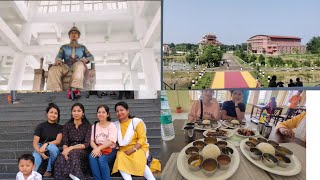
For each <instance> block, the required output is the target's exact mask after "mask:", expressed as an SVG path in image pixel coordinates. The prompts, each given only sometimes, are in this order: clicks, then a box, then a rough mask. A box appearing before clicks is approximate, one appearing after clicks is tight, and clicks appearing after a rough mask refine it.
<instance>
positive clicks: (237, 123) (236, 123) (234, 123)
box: [230, 119, 239, 125]
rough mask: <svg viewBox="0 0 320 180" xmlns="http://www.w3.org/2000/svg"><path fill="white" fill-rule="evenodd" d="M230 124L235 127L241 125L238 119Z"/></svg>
mask: <svg viewBox="0 0 320 180" xmlns="http://www.w3.org/2000/svg"><path fill="white" fill-rule="evenodd" d="M230 123H231V124H233V125H239V121H238V120H236V119H234V120H232V121H231V122H230Z"/></svg>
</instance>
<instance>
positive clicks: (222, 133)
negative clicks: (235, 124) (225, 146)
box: [207, 129, 228, 137]
mask: <svg viewBox="0 0 320 180" xmlns="http://www.w3.org/2000/svg"><path fill="white" fill-rule="evenodd" d="M227 134H228V132H227V131H225V130H221V129H217V130H213V131H209V132H208V133H207V136H208V137H215V136H227Z"/></svg>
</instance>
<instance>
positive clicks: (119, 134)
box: [33, 102, 160, 180]
mask: <svg viewBox="0 0 320 180" xmlns="http://www.w3.org/2000/svg"><path fill="white" fill-rule="evenodd" d="M115 111H116V116H117V119H118V121H115V122H111V118H110V113H109V108H108V106H107V105H100V106H99V107H98V108H97V119H98V121H96V122H95V123H94V124H93V125H91V124H90V122H89V121H88V120H87V118H86V116H85V108H84V106H83V105H82V104H81V103H75V104H74V105H73V106H72V108H71V114H72V116H71V119H70V120H69V121H68V122H67V123H65V125H64V126H62V125H60V124H59V120H60V109H59V107H58V106H57V105H56V104H54V103H50V104H49V106H48V107H47V109H46V112H47V118H48V119H47V121H46V122H43V123H40V124H39V125H38V126H37V127H36V130H35V133H34V139H33V147H34V152H33V156H34V158H35V171H37V170H38V169H39V167H40V165H41V163H42V161H43V160H45V159H48V165H47V168H46V172H45V173H44V175H43V176H51V175H52V173H53V175H54V179H57V180H65V179H69V178H72V179H81V180H83V179H86V175H87V174H90V173H89V165H90V168H91V172H92V175H93V178H94V179H95V180H100V179H103V180H106V179H110V174H113V173H116V172H118V171H119V172H120V173H121V175H122V177H123V178H124V179H126V180H127V179H132V177H131V175H135V176H144V177H145V178H146V179H148V180H149V179H155V178H154V176H153V174H152V171H151V170H153V171H156V170H159V171H160V162H159V161H158V160H156V159H152V160H150V161H148V162H149V163H147V160H148V158H149V144H148V141H147V136H146V132H147V131H146V126H145V124H144V122H143V121H142V120H141V119H139V118H136V117H133V116H130V115H129V107H128V104H127V103H125V102H119V103H117V104H116V105H115ZM59 146H62V152H61V153H60V150H59V148H58V147H59ZM150 162H151V163H150ZM148 164H149V165H150V168H149V166H148ZM112 167H113V168H112ZM110 172H111V173H110Z"/></svg>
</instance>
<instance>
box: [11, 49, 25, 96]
mask: <svg viewBox="0 0 320 180" xmlns="http://www.w3.org/2000/svg"><path fill="white" fill-rule="evenodd" d="M26 61H27V58H26V56H25V55H23V54H22V53H16V54H15V55H14V58H13V65H12V69H11V73H10V76H9V83H8V90H21V89H22V81H23V75H24V71H25V68H26Z"/></svg>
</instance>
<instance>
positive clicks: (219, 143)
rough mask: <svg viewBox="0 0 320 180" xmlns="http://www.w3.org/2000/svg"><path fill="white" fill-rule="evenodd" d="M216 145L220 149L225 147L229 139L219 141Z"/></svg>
mask: <svg viewBox="0 0 320 180" xmlns="http://www.w3.org/2000/svg"><path fill="white" fill-rule="evenodd" d="M216 145H217V146H218V147H219V148H220V149H223V148H225V147H227V145H228V143H227V141H218V142H217V143H216Z"/></svg>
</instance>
